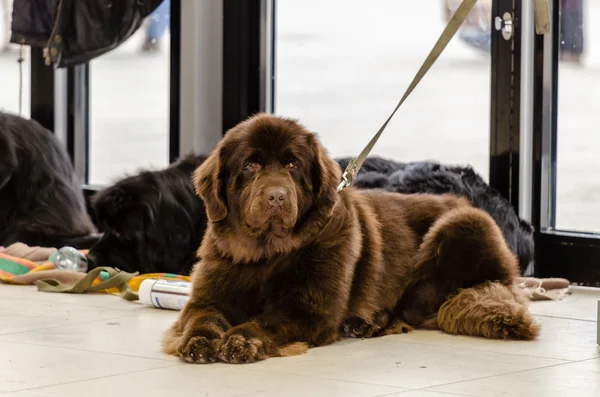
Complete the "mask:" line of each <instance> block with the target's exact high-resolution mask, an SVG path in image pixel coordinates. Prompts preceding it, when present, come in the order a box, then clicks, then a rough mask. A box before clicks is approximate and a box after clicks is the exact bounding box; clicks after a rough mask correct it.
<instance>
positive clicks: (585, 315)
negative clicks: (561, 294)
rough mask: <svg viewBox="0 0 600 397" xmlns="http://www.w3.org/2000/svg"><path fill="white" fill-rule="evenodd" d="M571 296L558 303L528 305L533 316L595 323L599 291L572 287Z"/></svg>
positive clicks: (542, 302) (546, 302) (543, 302)
mask: <svg viewBox="0 0 600 397" xmlns="http://www.w3.org/2000/svg"><path fill="white" fill-rule="evenodd" d="M572 291H573V294H572V295H570V296H567V297H566V298H565V299H562V300H559V301H539V302H533V303H532V304H531V305H530V310H531V312H532V313H533V314H539V315H544V316H552V317H562V318H571V319H575V320H587V321H596V317H597V316H598V314H597V311H598V300H599V299H600V290H598V289H595V288H582V287H573V288H572Z"/></svg>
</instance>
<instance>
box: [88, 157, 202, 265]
mask: <svg viewBox="0 0 600 397" xmlns="http://www.w3.org/2000/svg"><path fill="white" fill-rule="evenodd" d="M204 160H205V157H204V156H189V157H186V158H184V159H182V160H181V161H179V162H177V163H175V164H173V165H172V166H170V167H169V168H167V169H165V170H161V171H145V172H142V173H140V174H138V175H135V176H131V177H127V178H125V179H122V180H121V181H119V182H117V183H116V184H114V185H113V186H111V187H109V188H107V189H105V190H103V191H101V192H99V193H98V194H97V195H96V196H95V197H94V198H93V199H92V208H93V210H94V212H95V215H96V219H97V223H98V227H99V229H100V231H101V232H103V233H104V236H103V237H102V238H101V239H100V241H99V242H98V243H96V244H95V245H94V246H93V247H92V249H91V250H90V253H89V256H90V259H91V261H92V263H93V266H95V267H97V266H111V267H116V268H119V269H121V270H124V271H129V272H132V271H139V272H140V273H151V272H170V273H177V274H189V272H190V270H191V267H192V265H193V264H194V262H195V261H196V256H195V254H196V249H197V248H198V246H199V245H200V241H201V240H202V235H203V233H204V231H205V229H206V213H205V209H204V206H203V204H202V200H200V199H199V198H198V197H197V196H196V194H195V193H194V187H193V184H192V179H191V178H192V173H193V171H194V170H195V169H196V168H197V167H198V166H199V165H200V164H202V162H203V161H204Z"/></svg>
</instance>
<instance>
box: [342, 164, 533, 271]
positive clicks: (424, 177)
mask: <svg viewBox="0 0 600 397" xmlns="http://www.w3.org/2000/svg"><path fill="white" fill-rule="evenodd" d="M349 160H350V159H349V158H345V159H340V160H338V162H339V163H340V165H341V166H342V167H343V168H345V167H346V166H347V164H348V161H349ZM355 186H356V187H359V188H367V189H374V188H379V189H385V190H388V191H392V192H398V193H407V194H412V193H433V194H443V193H453V194H456V195H458V196H462V197H466V198H467V199H469V200H470V201H471V202H472V203H473V205H474V206H475V207H477V208H481V209H483V210H485V211H487V212H488V213H489V214H490V215H491V216H492V217H493V218H494V220H495V221H496V223H498V225H499V226H500V229H502V233H503V234H504V237H505V239H506V241H507V243H508V246H509V247H510V249H511V251H512V252H513V253H515V254H516V255H517V257H518V259H519V267H520V269H521V273H522V274H525V275H529V274H530V273H531V271H532V268H531V265H532V263H533V255H534V251H533V247H534V246H533V228H532V226H531V225H530V224H529V223H527V222H526V221H524V220H522V219H520V218H519V217H518V216H517V214H516V212H515V210H514V208H513V206H512V205H511V204H510V203H509V202H508V200H506V199H505V198H504V197H502V196H501V195H500V193H499V192H498V191H497V190H496V189H493V188H491V187H490V186H489V185H488V184H487V183H485V181H484V180H483V178H481V176H480V175H478V174H477V173H476V172H475V171H474V170H473V168H471V167H468V166H466V167H461V166H448V165H443V164H439V163H435V162H427V161H425V162H414V163H398V162H393V161H388V160H384V159H381V158H379V157H371V158H368V159H367V160H366V161H365V163H364V165H363V167H362V170H361V172H359V174H358V178H357V179H356V181H355Z"/></svg>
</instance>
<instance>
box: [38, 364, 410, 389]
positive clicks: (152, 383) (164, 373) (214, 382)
mask: <svg viewBox="0 0 600 397" xmlns="http://www.w3.org/2000/svg"><path fill="white" fill-rule="evenodd" d="M252 366H253V365H250V366H235V365H223V364H213V365H193V364H180V365H176V366H173V367H169V368H161V369H155V370H150V371H143V372H137V373H133V374H127V375H120V376H112V377H109V378H102V379H94V380H89V381H83V382H76V383H69V384H63V385H57V386H52V387H45V388H40V389H33V390H28V391H27V392H28V393H29V394H32V395H35V396H44V397H65V396H80V395H82V394H81V393H82V391H83V390H85V397H106V395H107V393H111V391H113V392H115V393H118V394H119V395H123V396H135V395H143V396H144V397H165V396H177V397H188V396H189V397H198V396H216V397H232V396H286V397H295V396H308V395H310V396H311V397H318V396H323V397H325V396H348V397H354V396H356V397H358V396H361V397H363V396H364V397H368V396H380V395H385V394H391V393H395V392H398V391H401V390H402V389H398V388H392V387H385V386H374V385H365V384H361V383H356V382H342V381H336V380H326V379H314V378H306V377H303V376H298V375H287V374H273V373H261V372H257V371H253V370H251V369H250V368H251V367H252ZM116 385H118V391H116V389H115V388H116ZM142 390H143V391H142Z"/></svg>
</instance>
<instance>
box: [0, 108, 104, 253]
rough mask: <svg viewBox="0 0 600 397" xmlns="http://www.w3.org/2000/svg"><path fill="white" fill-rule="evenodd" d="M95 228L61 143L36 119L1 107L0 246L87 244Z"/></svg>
mask: <svg viewBox="0 0 600 397" xmlns="http://www.w3.org/2000/svg"><path fill="white" fill-rule="evenodd" d="M94 232H95V229H94V226H93V224H92V221H91V220H90V218H89V216H88V213H87V211H86V207H85V199H84V197H83V193H82V191H81V186H80V183H79V181H78V180H77V177H76V176H75V172H74V170H73V166H72V164H71V160H70V159H69V155H68V154H67V152H66V150H65V149H64V147H63V146H62V145H61V143H60V142H59V141H58V140H57V139H56V137H55V136H54V135H53V134H52V133H51V132H50V131H48V130H47V129H45V128H44V127H42V126H41V125H40V124H38V123H37V122H35V121H33V120H27V119H24V118H22V117H19V116H16V115H12V114H8V113H3V112H0V245H4V246H8V245H10V244H12V243H15V242H23V243H26V244H29V245H41V246H47V247H60V246H63V245H74V246H76V247H77V248H85V245H86V242H88V241H89V239H90V238H91V239H94V237H93V235H92V234H93V233H94Z"/></svg>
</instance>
